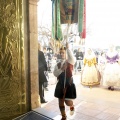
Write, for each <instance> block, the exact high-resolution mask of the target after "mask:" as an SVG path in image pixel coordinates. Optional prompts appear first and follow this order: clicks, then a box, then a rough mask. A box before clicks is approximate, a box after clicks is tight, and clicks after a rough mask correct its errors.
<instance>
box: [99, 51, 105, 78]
mask: <svg viewBox="0 0 120 120" xmlns="http://www.w3.org/2000/svg"><path fill="white" fill-rule="evenodd" d="M105 65H106V58H105V52H102V53H101V55H100V56H99V58H98V69H99V71H100V74H101V80H103V73H104V70H105Z"/></svg>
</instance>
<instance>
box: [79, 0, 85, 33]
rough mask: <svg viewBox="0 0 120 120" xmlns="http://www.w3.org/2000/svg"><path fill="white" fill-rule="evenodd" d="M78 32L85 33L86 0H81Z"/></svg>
mask: <svg viewBox="0 0 120 120" xmlns="http://www.w3.org/2000/svg"><path fill="white" fill-rule="evenodd" d="M78 11H79V12H78V31H79V33H82V31H83V13H84V0H79V9H78Z"/></svg>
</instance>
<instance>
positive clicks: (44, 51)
mask: <svg viewBox="0 0 120 120" xmlns="http://www.w3.org/2000/svg"><path fill="white" fill-rule="evenodd" d="M43 53H44V56H45V60H46V62H47V63H48V56H47V50H46V48H45V47H44V48H43ZM47 66H48V65H47ZM44 73H45V76H46V77H47V79H49V75H48V71H45V72H44ZM44 90H45V91H49V89H48V81H47V82H44Z"/></svg>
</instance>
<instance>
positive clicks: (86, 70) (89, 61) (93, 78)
mask: <svg viewBox="0 0 120 120" xmlns="http://www.w3.org/2000/svg"><path fill="white" fill-rule="evenodd" d="M83 63H84V67H83V71H82V75H81V84H82V85H85V86H89V87H91V86H94V85H99V84H100V81H99V78H98V70H97V68H96V64H97V62H96V56H95V54H94V52H93V51H92V50H91V49H90V48H89V49H87V51H86V53H85V56H84V59H83Z"/></svg>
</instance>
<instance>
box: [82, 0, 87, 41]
mask: <svg viewBox="0 0 120 120" xmlns="http://www.w3.org/2000/svg"><path fill="white" fill-rule="evenodd" d="M81 38H84V39H85V38H86V0H84V12H83V30H82V33H81Z"/></svg>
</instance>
